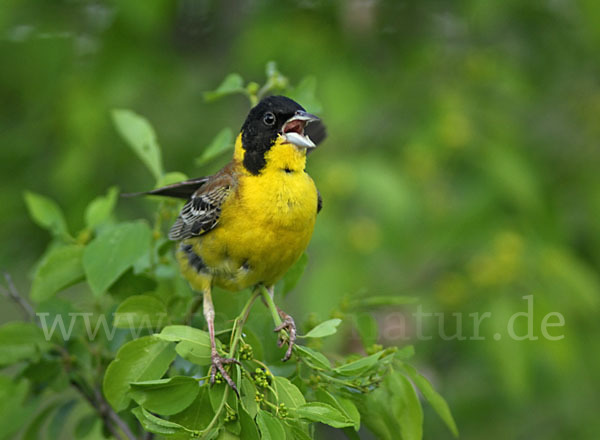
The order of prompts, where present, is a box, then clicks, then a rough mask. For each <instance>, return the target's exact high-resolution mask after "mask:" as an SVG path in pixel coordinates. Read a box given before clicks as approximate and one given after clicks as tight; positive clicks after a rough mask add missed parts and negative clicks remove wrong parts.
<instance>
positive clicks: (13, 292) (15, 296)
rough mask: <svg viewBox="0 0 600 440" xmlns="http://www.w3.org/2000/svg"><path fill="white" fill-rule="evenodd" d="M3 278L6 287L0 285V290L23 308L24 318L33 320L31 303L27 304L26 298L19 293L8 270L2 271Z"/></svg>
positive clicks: (33, 313)
mask: <svg viewBox="0 0 600 440" xmlns="http://www.w3.org/2000/svg"><path fill="white" fill-rule="evenodd" d="M4 280H5V281H6V286H7V287H8V289H5V288H4V287H1V286H0V292H2V294H3V295H4V296H6V297H7V298H8V299H10V300H12V301H14V302H15V304H17V305H18V306H19V307H20V308H21V309H22V310H23V312H24V313H25V316H26V318H27V319H28V320H29V321H35V312H34V311H33V307H31V304H29V303H28V302H27V300H26V299H25V298H23V297H22V296H21V295H20V294H19V291H18V290H17V288H16V286H15V284H14V283H13V280H12V277H11V276H10V274H9V273H8V272H4Z"/></svg>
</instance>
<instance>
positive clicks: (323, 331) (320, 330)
mask: <svg viewBox="0 0 600 440" xmlns="http://www.w3.org/2000/svg"><path fill="white" fill-rule="evenodd" d="M341 323H342V320H341V319H338V318H335V319H329V320H327V321H325V322H322V323H320V324H319V325H317V326H316V327H314V328H313V329H312V330H311V331H309V332H308V333H307V334H305V335H304V336H301V337H302V338H323V337H325V336H330V335H334V334H335V333H337V328H338V325H340V324H341Z"/></svg>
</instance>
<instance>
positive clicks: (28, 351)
mask: <svg viewBox="0 0 600 440" xmlns="http://www.w3.org/2000/svg"><path fill="white" fill-rule="evenodd" d="M49 348H50V344H49V343H47V342H46V340H45V339H44V335H43V333H42V331H41V330H40V328H39V327H37V326H36V325H35V324H32V323H29V322H21V321H15V322H9V323H6V324H4V325H3V326H2V327H0V366H4V365H10V364H14V363H16V362H19V361H23V360H32V359H37V358H39V356H40V354H41V353H42V352H43V351H46V350H48V349H49Z"/></svg>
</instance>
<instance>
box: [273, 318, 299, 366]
mask: <svg viewBox="0 0 600 440" xmlns="http://www.w3.org/2000/svg"><path fill="white" fill-rule="evenodd" d="M280 315H281V318H282V319H283V322H282V323H281V324H280V325H278V326H277V327H275V329H274V330H273V331H275V332H279V339H278V340H277V345H278V346H279V347H282V346H283V344H285V343H286V342H287V344H288V349H287V351H286V352H285V356H284V357H283V359H281V360H282V361H283V362H285V361H287V360H288V359H289V358H290V357H291V356H292V348H294V343H295V342H296V323H295V322H294V318H292V317H291V316H290V315H288V314H287V313H284V312H281V311H280ZM282 330H285V331H287V337H286V336H285V335H284V334H282V333H281V331H282Z"/></svg>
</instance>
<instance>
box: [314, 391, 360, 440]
mask: <svg viewBox="0 0 600 440" xmlns="http://www.w3.org/2000/svg"><path fill="white" fill-rule="evenodd" d="M315 397H316V398H317V400H318V401H319V402H322V403H326V404H328V405H331V406H333V407H334V408H335V409H337V410H338V411H339V412H341V413H342V414H343V415H344V416H345V417H346V418H348V419H350V420H352V422H353V425H354V430H355V431H358V428H360V413H359V412H358V409H356V406H355V405H354V403H352V401H350V400H348V399H346V398H344V397H342V396H339V395H335V396H334V395H333V394H331V393H330V392H329V391H326V390H324V389H319V390H317V391H316V392H315Z"/></svg>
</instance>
